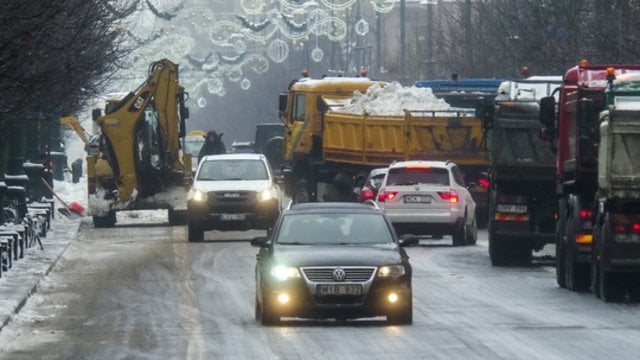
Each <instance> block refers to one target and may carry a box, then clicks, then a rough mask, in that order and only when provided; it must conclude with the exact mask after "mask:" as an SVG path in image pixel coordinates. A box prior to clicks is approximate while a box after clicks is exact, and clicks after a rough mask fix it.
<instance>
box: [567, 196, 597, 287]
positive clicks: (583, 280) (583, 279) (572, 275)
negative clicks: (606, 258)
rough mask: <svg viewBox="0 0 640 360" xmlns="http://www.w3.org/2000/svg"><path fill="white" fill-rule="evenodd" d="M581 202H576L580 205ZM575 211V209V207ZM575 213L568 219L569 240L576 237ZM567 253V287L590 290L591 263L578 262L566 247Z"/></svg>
mask: <svg viewBox="0 0 640 360" xmlns="http://www.w3.org/2000/svg"><path fill="white" fill-rule="evenodd" d="M578 205H579V204H575V206H577V207H578V208H579V206H578ZM573 210H574V212H575V209H573ZM575 218H576V216H575V214H572V215H571V217H570V218H569V219H568V220H567V241H575V240H574V239H575V238H576V228H577V226H578V225H577V224H576V221H575ZM564 250H565V252H564V255H565V279H566V280H565V283H566V285H567V289H569V290H571V291H576V292H583V291H588V290H589V285H591V279H590V276H591V265H590V264H581V263H576V261H575V258H574V257H571V256H569V255H570V254H569V253H568V251H569V249H567V248H565V249H564Z"/></svg>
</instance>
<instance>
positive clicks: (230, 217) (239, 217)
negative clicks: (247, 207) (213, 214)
mask: <svg viewBox="0 0 640 360" xmlns="http://www.w3.org/2000/svg"><path fill="white" fill-rule="evenodd" d="M246 218H247V214H220V220H222V221H234V220H235V221H238V220H244V219H246Z"/></svg>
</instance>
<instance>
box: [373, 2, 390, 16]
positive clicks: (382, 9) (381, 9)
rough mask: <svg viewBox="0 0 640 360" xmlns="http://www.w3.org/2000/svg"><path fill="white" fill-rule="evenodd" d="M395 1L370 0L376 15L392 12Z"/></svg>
mask: <svg viewBox="0 0 640 360" xmlns="http://www.w3.org/2000/svg"><path fill="white" fill-rule="evenodd" d="M395 3H396V2H395V1H389V0H371V5H372V6H373V10H375V12H377V13H382V14H384V13H388V12H390V11H391V10H393V5H394V4H395Z"/></svg>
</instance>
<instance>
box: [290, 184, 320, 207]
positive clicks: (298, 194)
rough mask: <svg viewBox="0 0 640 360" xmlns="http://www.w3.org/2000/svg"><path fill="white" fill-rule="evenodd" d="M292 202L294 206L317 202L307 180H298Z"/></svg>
mask: <svg viewBox="0 0 640 360" xmlns="http://www.w3.org/2000/svg"><path fill="white" fill-rule="evenodd" d="M291 200H293V203H294V204H300V203H306V202H314V201H316V199H315V194H314V193H313V191H312V190H311V186H310V185H309V183H308V182H307V180H305V179H300V180H298V182H296V185H295V187H294V189H293V195H292V196H291Z"/></svg>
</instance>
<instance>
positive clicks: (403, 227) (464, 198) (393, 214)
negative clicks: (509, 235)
mask: <svg viewBox="0 0 640 360" xmlns="http://www.w3.org/2000/svg"><path fill="white" fill-rule="evenodd" d="M376 202H377V203H378V206H380V208H382V209H383V210H384V212H385V214H386V215H387V217H388V218H389V220H391V222H392V223H393V227H394V228H395V229H396V232H397V233H398V235H404V234H413V235H431V236H433V237H435V238H438V237H442V236H443V235H451V236H452V238H453V245H455V246H461V245H473V244H475V243H476V239H477V226H476V216H475V213H476V204H475V202H474V201H473V199H472V198H471V194H470V193H469V191H468V190H467V188H466V186H465V183H464V178H463V176H462V173H461V172H460V169H459V168H458V166H457V165H456V164H454V163H453V162H451V161H446V162H444V161H423V160H415V161H403V162H394V163H393V164H391V165H390V166H389V171H388V173H387V175H386V176H385V178H384V180H382V185H381V186H380V191H379V192H378V196H377V198H376Z"/></svg>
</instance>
